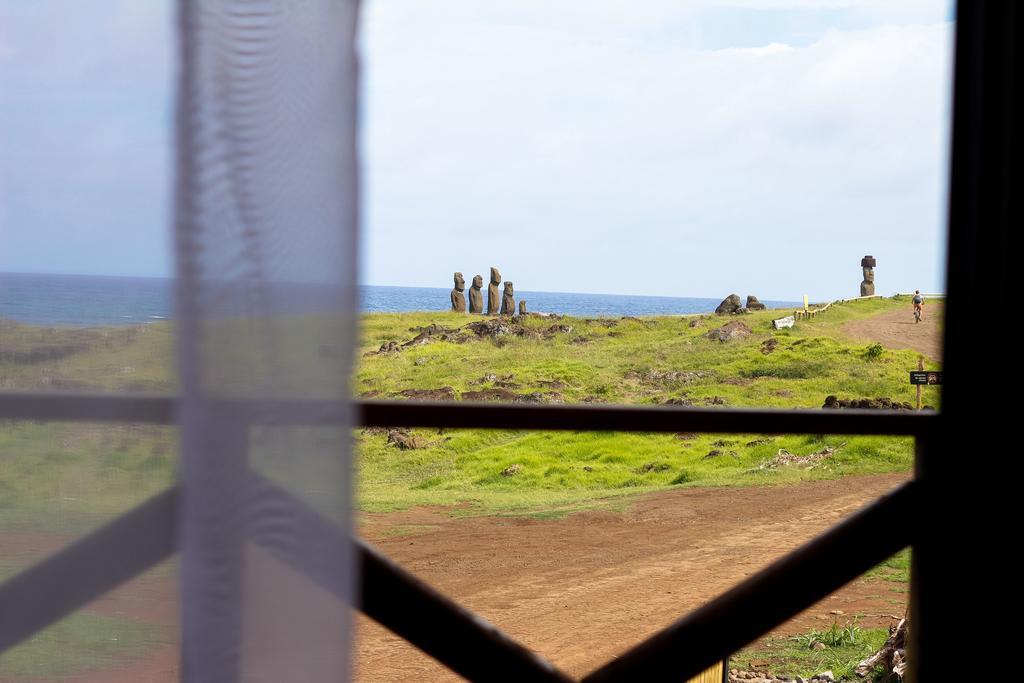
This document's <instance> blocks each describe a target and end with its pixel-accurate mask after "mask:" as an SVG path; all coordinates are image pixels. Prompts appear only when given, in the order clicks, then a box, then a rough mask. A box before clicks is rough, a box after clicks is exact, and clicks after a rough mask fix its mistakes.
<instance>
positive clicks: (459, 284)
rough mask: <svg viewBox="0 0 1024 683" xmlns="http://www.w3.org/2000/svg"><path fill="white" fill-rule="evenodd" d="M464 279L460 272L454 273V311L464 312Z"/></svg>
mask: <svg viewBox="0 0 1024 683" xmlns="http://www.w3.org/2000/svg"><path fill="white" fill-rule="evenodd" d="M465 289H466V281H465V280H464V279H462V273H455V288H454V289H452V310H453V311H455V312H456V313H465V312H466V295H465V294H463V292H464V291H465Z"/></svg>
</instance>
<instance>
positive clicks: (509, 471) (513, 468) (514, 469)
mask: <svg viewBox="0 0 1024 683" xmlns="http://www.w3.org/2000/svg"><path fill="white" fill-rule="evenodd" d="M522 469H523V466H522V465H520V464H519V463H513V464H511V465H509V466H508V467H506V468H505V469H503V470H502V471H501V476H503V477H514V476H515V475H517V474H519V472H520V471H522Z"/></svg>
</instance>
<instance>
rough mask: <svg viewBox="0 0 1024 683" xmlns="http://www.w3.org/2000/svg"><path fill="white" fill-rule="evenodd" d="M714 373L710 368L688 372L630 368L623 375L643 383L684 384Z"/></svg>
mask: <svg viewBox="0 0 1024 683" xmlns="http://www.w3.org/2000/svg"><path fill="white" fill-rule="evenodd" d="M713 374H714V373H712V372H710V371H709V370H696V371H692V372H687V371H683V370H665V371H661V370H647V371H646V372H641V371H640V370H629V371H627V372H626V374H625V375H623V377H625V378H626V379H632V380H637V381H639V382H640V383H641V384H664V383H665V382H680V383H682V384H688V383H690V382H695V381H697V380H699V379H704V378H705V377H710V376H712V375H713Z"/></svg>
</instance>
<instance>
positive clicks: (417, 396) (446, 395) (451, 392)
mask: <svg viewBox="0 0 1024 683" xmlns="http://www.w3.org/2000/svg"><path fill="white" fill-rule="evenodd" d="M398 395H399V396H401V397H403V398H411V399H414V400H417V401H454V400H455V389H452V388H451V387H441V388H439V389H403V390H402V391H400V392H398Z"/></svg>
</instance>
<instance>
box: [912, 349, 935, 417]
mask: <svg viewBox="0 0 1024 683" xmlns="http://www.w3.org/2000/svg"><path fill="white" fill-rule="evenodd" d="M910 383H911V384H913V385H916V386H917V409H918V410H921V387H922V386H925V385H928V384H942V373H941V372H936V371H934V370H930V371H927V372H926V371H925V369H924V356H922V357H920V358H918V359H917V370H911V371H910Z"/></svg>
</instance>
